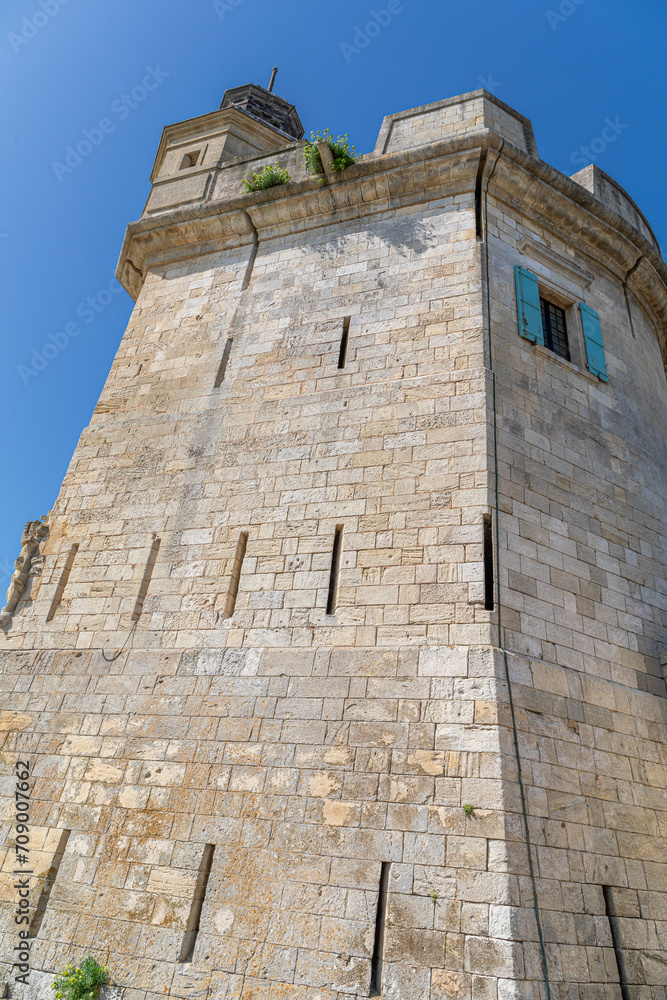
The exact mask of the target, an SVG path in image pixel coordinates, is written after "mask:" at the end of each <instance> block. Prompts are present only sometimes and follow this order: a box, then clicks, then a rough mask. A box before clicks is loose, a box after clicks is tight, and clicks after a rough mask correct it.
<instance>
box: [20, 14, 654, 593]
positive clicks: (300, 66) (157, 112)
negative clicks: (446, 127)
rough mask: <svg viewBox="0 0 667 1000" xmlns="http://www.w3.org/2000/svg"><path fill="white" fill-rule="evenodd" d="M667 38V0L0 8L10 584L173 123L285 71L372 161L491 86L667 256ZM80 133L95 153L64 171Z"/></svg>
mask: <svg viewBox="0 0 667 1000" xmlns="http://www.w3.org/2000/svg"><path fill="white" fill-rule="evenodd" d="M388 7H389V10H388ZM391 11H393V13H391V17H390V16H389V13H390V12H391ZM373 12H375V13H376V14H377V19H376V23H377V22H381V25H382V26H381V27H380V28H378V29H376V28H372V29H371V30H369V32H366V31H365V25H366V24H367V23H368V22H369V21H371V20H373ZM385 12H386V13H385ZM359 30H360V31H361V34H359ZM666 34H667V5H666V4H665V3H664V0H642V2H641V3H637V2H635V3H631V2H630V0H456V2H454V0H431V2H430V3H429V2H426V0H402V2H400V0H391V4H390V5H389V4H388V2H387V0H377V2H376V3H373V2H372V0H368V2H366V0H337V2H336V3H326V2H324V0H291V2H289V3H280V4H279V3H275V2H269V0H217V2H213V0H95V2H94V3H91V2H85V0H67V2H66V3H64V2H63V0H3V3H2V8H1V9H0V53H1V54H2V56H1V59H0V74H1V79H0V85H1V88H2V91H1V92H2V94H3V100H2V104H1V105H0V114H1V115H2V118H3V121H2V135H3V146H4V150H5V152H4V155H3V157H2V158H1V159H0V180H1V184H2V191H3V193H4V197H3V199H2V205H1V207H0V275H1V279H0V280H1V282H2V288H1V294H2V304H3V323H2V327H1V329H2V338H3V357H4V365H3V367H2V376H1V377H2V394H1V396H0V399H1V400H2V408H3V411H4V412H3V414H2V427H3V466H4V471H5V476H4V489H3V490H2V494H1V496H0V505H1V509H0V590H4V588H5V586H6V580H7V579H8V576H9V574H10V573H11V568H12V563H13V561H14V559H15V558H16V556H17V555H18V551H19V547H20V535H21V528H22V526H23V524H24V523H25V522H26V521H27V520H33V519H35V518H38V517H39V516H40V515H42V514H45V513H46V512H47V511H48V510H49V509H50V508H51V506H52V505H53V503H54V501H55V499H56V496H57V493H58V489H59V487H60V483H61V481H62V478H63V476H64V475H65V472H66V470H67V466H68V463H69V460H70V458H71V455H72V453H73V451H74V448H75V445H76V442H77V440H78V437H79V435H80V433H81V431H82V430H83V428H84V427H85V426H86V425H87V424H88V422H89V420H90V415H91V413H92V410H93V407H94V406H95V403H96V401H97V398H98V396H99V393H100V391H101V389H102V386H103V384H104V381H105V378H106V376H107V373H108V371H109V367H110V365H111V362H112V360H113V356H114V353H115V351H116V349H117V347H118V344H119V342H120V339H121V337H122V334H123V330H124V328H125V326H126V324H127V320H128V317H129V315H130V311H131V307H132V302H131V300H130V298H129V296H128V295H127V294H126V293H125V292H124V291H122V290H121V289H120V288H119V286H118V285H117V283H115V282H114V281H112V276H113V273H114V270H115V266H116V262H117V258H118V253H119V250H120V246H121V242H122V238H123V233H124V228H125V226H126V224H127V223H128V222H130V221H132V220H133V219H136V218H138V217H139V215H140V214H141V211H142V208H143V205H144V202H145V200H146V197H147V195H148V191H149V181H148V178H149V174H150V171H151V167H152V163H153V158H154V155H155V152H156V149H157V145H158V141H159V139H160V133H161V130H162V128H163V126H164V125H167V124H170V123H172V122H177V121H182V120H184V119H187V118H192V117H194V116H195V115H201V114H205V113H206V112H209V111H213V110H215V109H216V108H217V107H218V106H219V104H220V101H221V98H222V95H223V92H224V91H225V89H227V88H231V87H236V86H239V85H241V84H244V83H248V82H254V83H259V84H262V85H263V86H266V85H267V83H268V79H269V76H270V73H271V67H272V66H273V65H274V64H276V63H277V64H278V66H279V73H278V78H277V81H276V86H275V91H276V93H278V94H280V95H281V96H283V97H285V98H287V99H288V100H289V101H291V102H292V103H294V104H295V105H296V106H297V109H298V111H299V114H300V116H301V119H302V121H303V123H304V125H305V127H306V131H307V133H308V132H309V131H310V130H311V129H316V130H317V129H323V128H327V127H328V128H331V129H332V130H333V131H334V132H335V133H338V132H347V133H349V135H350V140H351V141H352V142H354V144H355V145H356V147H357V151H358V152H360V153H362V152H367V151H369V150H371V149H372V148H373V145H374V143H375V139H376V137H377V133H378V131H379V128H380V124H381V121H382V118H383V116H384V115H386V114H391V113H393V112H396V111H402V110H404V109H406V108H411V107H416V106H418V105H420V104H427V103H429V102H431V101H436V100H439V99H442V98H446V97H451V96H454V95H456V94H461V93H465V92H467V91H470V90H476V89H478V88H479V87H482V86H484V87H486V88H487V89H488V90H493V91H494V92H495V93H496V94H497V96H498V97H500V98H501V99H502V100H504V101H506V102H507V103H508V104H510V105H512V106H513V107H515V108H517V109H518V110H519V111H521V112H522V113H523V114H525V115H527V116H528V117H529V118H531V119H532V122H533V127H534V129H535V134H536V138H537V142H538V146H539V150H540V155H541V156H542V158H543V159H545V160H547V161H548V162H549V163H551V164H553V165H554V166H555V167H557V168H558V169H559V170H562V171H563V172H564V173H567V174H571V173H573V172H575V171H576V170H578V169H580V167H581V166H583V165H584V162H589V161H590V160H592V159H594V160H595V161H596V162H597V163H598V164H599V166H600V167H601V168H602V169H604V170H605V171H607V172H608V173H610V174H611V175H612V176H613V177H615V178H616V179H617V180H618V181H619V183H620V184H622V185H623V186H624V187H625V188H626V189H627V190H628V191H629V192H630V194H631V195H632V197H633V198H634V199H635V201H637V202H638V204H639V206H640V207H641V208H642V209H643V210H644V212H645V213H646V215H647V216H648V218H649V221H650V222H651V224H652V226H653V228H654V230H655V232H656V234H657V236H658V239H659V240H660V241H661V243H662V244H663V245H666V243H667V210H666V208H665V203H664V200H663V197H662V192H663V176H662V169H661V165H662V162H663V159H664V157H665V153H666V152H667V150H666V149H665V146H666V145H667V138H666V135H667V132H666V130H665V111H666V109H665V89H664V86H663V82H662V73H663V71H662V70H661V69H660V67H661V66H662V65H663V64H664V38H665V36H666ZM364 39H365V40H366V44H364ZM353 47H354V48H353ZM355 49H356V51H355ZM150 74H152V75H150ZM147 75H149V85H152V88H153V89H151V90H144V91H143V93H144V94H145V97H143V98H142V99H141V100H136V99H134V100H133V99H132V97H131V96H130V100H129V102H126V101H125V98H124V96H123V95H128V94H129V95H131V94H132V91H133V89H134V88H137V87H139V88H141V87H142V83H143V81H144V79H145V78H146V77H147ZM141 93H142V90H141V89H140V90H139V91H136V90H135V97H136V96H137V95H139V96H140V95H141ZM102 119H107V121H108V123H109V124H107V125H106V126H105V128H106V129H107V131H106V132H103V131H99V123H100V121H101V120H102ZM607 119H611V121H613V122H615V123H616V130H615V132H616V134H615V137H614V139H613V141H611V142H606V141H605V140H604V139H602V138H601V137H602V135H603V133H605V134H606V135H607V136H609V135H610V134H611V133H610V129H609V128H608V127H607ZM110 126H111V127H110ZM84 130H87V132H88V134H89V135H88V138H89V140H92V141H91V143H90V144H91V151H90V154H89V155H87V156H85V157H83V158H82V159H81V161H80V162H79V163H77V162H76V160H75V159H73V158H72V156H70V158H69V165H68V162H67V160H66V156H67V147H68V146H76V145H77V144H78V143H79V142H80V141H81V140H83V139H84V138H85V133H84ZM605 130H606V131H605ZM596 140H597V141H596ZM591 147H592V148H591ZM85 148H86V147H85V146H84V149H85ZM58 164H61V165H62V166H58ZM64 168H68V169H64ZM40 359H41V361H40ZM37 368H40V369H41V370H39V371H37ZM1 597H2V594H1V593H0V598H1ZM0 604H2V600H0Z"/></svg>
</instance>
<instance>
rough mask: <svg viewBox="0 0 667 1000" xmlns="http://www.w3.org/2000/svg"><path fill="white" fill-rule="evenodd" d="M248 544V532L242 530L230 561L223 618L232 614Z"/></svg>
mask: <svg viewBox="0 0 667 1000" xmlns="http://www.w3.org/2000/svg"><path fill="white" fill-rule="evenodd" d="M247 545H248V532H247V531H242V532H241V534H240V535H239V540H238V543H237V545H236V555H235V556H234V562H233V563H232V575H231V579H230V581H229V590H228V591H227V600H226V602H225V614H224V617H225V618H231V617H232V615H233V614H234V608H235V607H236V597H237V595H238V592H239V581H240V579H241V567H242V566H243V560H244V559H245V550H246V547H247Z"/></svg>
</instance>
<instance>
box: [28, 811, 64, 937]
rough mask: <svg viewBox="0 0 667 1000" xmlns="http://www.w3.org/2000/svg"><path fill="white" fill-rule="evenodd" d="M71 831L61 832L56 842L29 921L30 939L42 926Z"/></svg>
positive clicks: (35, 935)
mask: <svg viewBox="0 0 667 1000" xmlns="http://www.w3.org/2000/svg"><path fill="white" fill-rule="evenodd" d="M70 833H71V830H63V831H62V833H61V834H60V840H59V841H58V846H57V847H56V853H55V854H54V855H53V861H52V862H51V867H50V868H49V870H48V872H47V873H46V878H45V879H44V885H43V886H42V891H41V892H40V894H39V899H38V900H37V906H36V907H35V912H34V914H33V917H32V920H31V921H30V927H29V933H30V937H32V938H36V937H37V935H38V934H39V929H40V927H41V926H42V920H43V919H44V914H45V913H46V907H47V906H48V905H49V897H50V895H51V889H52V888H53V884H54V882H55V880H56V878H57V877H58V870H59V868H60V862H61V861H62V859H63V855H64V853H65V848H66V847H67V841H68V840H69V835H70Z"/></svg>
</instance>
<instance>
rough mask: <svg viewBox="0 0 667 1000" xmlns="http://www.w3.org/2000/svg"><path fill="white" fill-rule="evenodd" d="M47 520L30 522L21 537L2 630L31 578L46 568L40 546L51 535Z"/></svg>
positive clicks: (0, 621)
mask: <svg viewBox="0 0 667 1000" xmlns="http://www.w3.org/2000/svg"><path fill="white" fill-rule="evenodd" d="M45 522H46V518H42V519H41V520H40V521H28V523H27V524H26V526H25V528H24V529H23V534H22V535H21V551H20V553H19V557H18V559H17V560H16V562H15V563H14V566H15V569H14V573H13V574H12V578H11V580H10V581H9V589H8V591H7V604H6V605H5V607H4V608H3V610H2V613H0V628H4V627H5V625H9V623H10V621H11V620H12V616H13V614H14V612H15V610H16V607H17V605H18V603H19V601H20V600H21V595H22V594H23V592H24V590H25V588H26V584H27V582H28V580H29V578H30V577H34V576H39V575H40V574H41V572H42V569H43V567H44V556H43V555H41V553H40V546H41V543H42V542H43V541H44V539H45V538H46V537H47V535H48V533H49V526H48V524H46V523H45Z"/></svg>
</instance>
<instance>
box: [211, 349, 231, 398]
mask: <svg viewBox="0 0 667 1000" xmlns="http://www.w3.org/2000/svg"><path fill="white" fill-rule="evenodd" d="M233 343H234V338H233V337H229V338H228V339H227V340H226V341H225V346H224V347H223V349H222V359H221V361H220V367H219V368H218V374H217V375H216V376H215V382H214V383H213V388H214V389H219V388H220V386H221V385H222V383H223V382H224V379H225V372H226V371H227V362H228V361H229V355H230V353H231V350H232V344H233Z"/></svg>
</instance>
